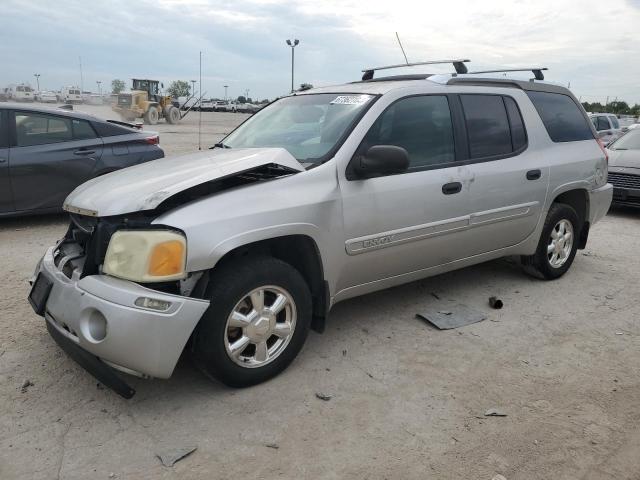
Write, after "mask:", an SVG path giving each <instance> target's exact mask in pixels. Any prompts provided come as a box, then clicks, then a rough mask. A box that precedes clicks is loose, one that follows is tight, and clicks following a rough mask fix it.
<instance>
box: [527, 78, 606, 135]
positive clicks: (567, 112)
mask: <svg viewBox="0 0 640 480" xmlns="http://www.w3.org/2000/svg"><path fill="white" fill-rule="evenodd" d="M527 95H529V98H530V99H531V102H532V103H533V105H534V107H536V110H537V111H538V114H539V115H540V118H541V119H542V123H544V126H545V128H546V129H547V133H548V134H549V137H551V140H552V141H554V142H576V141H580V140H591V139H593V138H594V136H593V132H592V131H591V128H590V127H589V124H588V123H587V119H586V118H585V117H584V115H583V114H582V111H581V110H580V108H578V105H576V102H575V101H574V100H573V99H572V98H571V97H570V96H568V95H564V94H562V93H549V92H532V91H528V92H527Z"/></svg>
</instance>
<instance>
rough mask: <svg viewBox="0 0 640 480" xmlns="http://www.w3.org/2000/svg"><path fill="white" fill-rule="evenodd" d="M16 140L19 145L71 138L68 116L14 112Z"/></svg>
mask: <svg viewBox="0 0 640 480" xmlns="http://www.w3.org/2000/svg"><path fill="white" fill-rule="evenodd" d="M15 118H16V140H17V142H18V146H19V147H27V146H30V145H43V144H45V143H58V142H66V141H69V140H71V139H72V130H71V121H70V120H69V119H68V118H64V117H56V116H54V115H45V114H40V113H38V114H35V113H16V115H15Z"/></svg>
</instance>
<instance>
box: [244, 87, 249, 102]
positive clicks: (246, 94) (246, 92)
mask: <svg viewBox="0 0 640 480" xmlns="http://www.w3.org/2000/svg"><path fill="white" fill-rule="evenodd" d="M244 98H245V99H246V101H247V102H248V101H249V89H248V88H247V89H246V90H245V91H244Z"/></svg>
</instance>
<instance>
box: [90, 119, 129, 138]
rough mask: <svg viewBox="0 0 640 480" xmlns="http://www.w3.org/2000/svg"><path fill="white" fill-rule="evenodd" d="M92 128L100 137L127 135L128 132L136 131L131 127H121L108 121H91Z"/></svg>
mask: <svg viewBox="0 0 640 480" xmlns="http://www.w3.org/2000/svg"><path fill="white" fill-rule="evenodd" d="M93 128H94V129H95V130H96V132H98V135H99V136H101V137H114V136H116V135H128V134H130V133H136V131H135V130H133V129H129V128H127V127H121V126H120V125H116V124H114V123H109V122H93Z"/></svg>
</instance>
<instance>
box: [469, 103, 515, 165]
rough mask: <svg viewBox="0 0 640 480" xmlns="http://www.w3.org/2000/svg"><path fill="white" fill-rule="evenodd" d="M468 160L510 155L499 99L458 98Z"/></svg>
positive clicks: (508, 136) (502, 104) (505, 121)
mask: <svg viewBox="0 0 640 480" xmlns="http://www.w3.org/2000/svg"><path fill="white" fill-rule="evenodd" d="M460 100H461V101H462V108H463V109H464V116H465V121H466V123H467V135H468V138H469V154H470V155H471V158H482V157H491V156H494V155H504V154H507V153H511V152H512V151H513V150H512V146H511V132H510V129H509V120H508V118H507V110H506V108H505V106H504V102H503V100H502V97H501V96H499V95H460Z"/></svg>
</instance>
